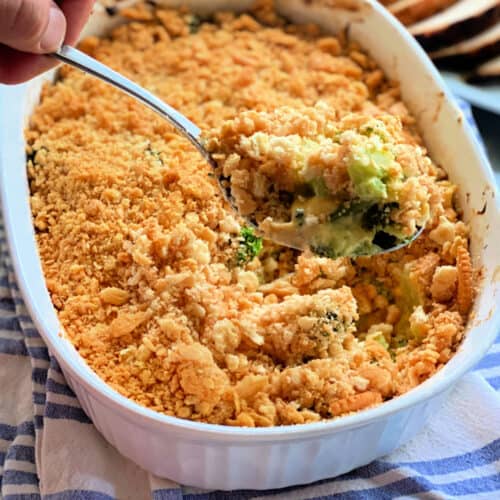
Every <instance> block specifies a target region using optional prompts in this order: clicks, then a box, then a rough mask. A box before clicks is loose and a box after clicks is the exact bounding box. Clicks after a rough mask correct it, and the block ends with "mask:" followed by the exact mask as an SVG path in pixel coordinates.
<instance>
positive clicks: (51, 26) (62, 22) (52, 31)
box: [40, 6, 66, 52]
mask: <svg viewBox="0 0 500 500" xmlns="http://www.w3.org/2000/svg"><path fill="white" fill-rule="evenodd" d="M65 35H66V18H65V17H64V14H63V13H62V11H61V10H60V9H59V7H56V6H52V7H51V8H50V11H49V23H48V24H47V28H46V30H45V33H44V34H43V35H42V38H41V39H40V49H41V50H43V51H44V52H54V51H55V50H57V49H59V48H60V47H61V45H62V43H63V41H64V36H65Z"/></svg>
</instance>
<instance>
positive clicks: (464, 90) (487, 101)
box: [442, 71, 500, 115]
mask: <svg viewBox="0 0 500 500" xmlns="http://www.w3.org/2000/svg"><path fill="white" fill-rule="evenodd" d="M442 75H443V78H444V81H445V82H446V84H447V85H448V87H449V89H450V90H451V91H452V92H453V93H454V94H455V95H457V96H459V97H461V98H462V99H465V100H466V101H468V102H470V103H471V104H473V105H474V106H477V107H478V108H483V109H486V110H488V111H491V112H492V113H497V114H499V115H500V84H498V85H492V84H488V85H471V84H469V83H467V82H466V81H465V80H464V78H463V76H462V75H460V73H455V72H451V71H443V72H442Z"/></svg>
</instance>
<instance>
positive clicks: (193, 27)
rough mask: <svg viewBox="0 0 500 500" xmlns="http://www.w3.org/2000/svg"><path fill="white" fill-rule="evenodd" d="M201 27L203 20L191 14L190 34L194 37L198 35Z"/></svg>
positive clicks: (189, 19)
mask: <svg viewBox="0 0 500 500" xmlns="http://www.w3.org/2000/svg"><path fill="white" fill-rule="evenodd" d="M200 26H201V19H200V18H199V17H198V16H195V15H194V14H191V15H190V16H189V18H188V27H189V33H191V34H192V35H193V34H194V33H197V32H198V30H199V29H200Z"/></svg>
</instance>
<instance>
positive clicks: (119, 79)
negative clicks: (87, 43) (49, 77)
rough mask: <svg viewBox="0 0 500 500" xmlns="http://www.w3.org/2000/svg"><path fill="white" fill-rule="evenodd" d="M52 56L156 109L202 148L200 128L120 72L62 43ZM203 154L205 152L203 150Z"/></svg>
mask: <svg viewBox="0 0 500 500" xmlns="http://www.w3.org/2000/svg"><path fill="white" fill-rule="evenodd" d="M51 55H52V56H53V57H55V58H56V59H58V60H59V61H62V62H64V63H66V64H69V65H71V66H74V67H75V68H78V69H81V70H83V71H85V72H86V73H90V74H91V75H94V76H96V77H98V78H100V79H101V80H104V81H105V82H107V83H110V84H111V85H114V86H115V87H117V88H119V89H120V90H122V91H123V92H125V93H126V94H129V95H130V96H132V97H135V98H136V99H137V100H139V101H141V102H142V103H143V104H145V105H146V106H148V107H149V108H151V109H152V110H153V111H156V112H157V113H158V114H159V115H161V116H162V117H163V118H165V119H167V120H168V121H169V122H170V123H171V124H172V125H173V126H174V127H175V128H176V129H177V130H178V131H179V132H180V133H181V134H183V135H184V136H186V137H187V138H188V139H189V140H190V141H191V142H192V143H193V144H194V145H195V146H196V147H197V148H198V149H200V148H201V149H203V146H202V145H201V144H200V139H199V137H200V133H201V132H200V129H199V128H198V127H197V126H196V125H195V124H194V123H193V122H191V121H190V120H188V119H187V118H186V117H185V116H184V115H182V114H181V113H179V112H178V111H176V110H175V109H174V108H172V107H171V106H169V105H168V104H166V103H164V102H163V101H162V100H161V99H159V98H158V97H156V96H154V95H153V94H152V93H151V92H148V91H147V90H145V89H144V88H142V87H141V86H140V85H137V84H136V83H134V82H132V81H131V80H129V79H128V78H125V77H124V76H123V75H121V74H120V73H117V72H116V71H113V70H112V69H111V68H108V67H107V66H106V65H105V64H102V63H100V62H99V61H96V60H95V59H94V58H93V57H90V56H88V55H87V54H84V53H83V52H81V51H79V50H77V49H75V48H73V47H70V46H69V45H63V46H62V47H61V48H60V49H59V50H58V51H57V52H54V53H52V54H51ZM203 152H204V154H206V152H205V151H204V150H203Z"/></svg>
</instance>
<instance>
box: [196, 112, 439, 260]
mask: <svg viewBox="0 0 500 500" xmlns="http://www.w3.org/2000/svg"><path fill="white" fill-rule="evenodd" d="M211 134H212V135H211V136H210V137H209V138H208V139H207V141H206V147H207V149H208V150H209V152H210V154H211V155H212V158H213V159H214V160H215V161H216V162H217V167H216V172H217V175H218V178H219V179H220V180H221V184H222V185H223V186H224V188H225V190H226V192H227V194H228V197H229V198H230V199H231V200H232V202H233V205H234V206H235V207H236V209H237V210H238V212H239V213H240V214H241V215H242V216H243V217H245V218H247V219H248V220H250V222H251V223H252V224H253V225H254V226H255V227H256V228H257V229H258V231H259V232H260V233H261V234H263V235H264V236H265V237H267V238H268V239H270V240H273V241H275V242H277V243H280V244H282V245H285V246H289V247H292V248H297V249H299V250H307V249H309V250H311V251H312V252H313V253H315V254H318V255H321V256H326V257H332V258H335V257H340V256H359V255H374V254H378V253H382V252H386V251H392V250H395V249H397V248H401V247H402V246H405V245H407V244H408V243H409V242H411V241H413V240H414V239H415V238H416V237H417V236H418V235H419V234H420V233H421V231H422V228H423V227H424V225H425V223H426V221H427V219H428V218H429V203H428V201H429V183H430V182H431V180H430V178H429V177H427V176H426V175H425V173H426V170H427V169H428V168H429V166H430V164H431V161H430V160H429V158H428V157H427V156H426V155H425V151H424V150H423V148H421V147H420V146H418V145H415V144H414V143H413V142H410V141H409V139H408V138H407V137H406V136H405V132H404V131H403V127H402V125H401V122H400V120H399V119H398V118H396V117H394V116H392V115H388V114H384V115H380V116H371V115H369V114H362V113H353V114H348V115H346V116H344V117H342V118H338V117H337V116H336V114H335V111H334V110H331V109H330V108H329V107H328V106H327V105H326V104H325V103H321V102H320V103H318V104H317V105H316V106H314V107H303V108H302V109H296V108H293V109H292V108H289V107H283V108H277V109H275V110H274V111H273V112H270V113H269V112H256V111H244V112H242V113H240V114H238V115H237V116H236V118H235V119H233V120H229V121H227V122H225V123H224V124H223V125H222V126H221V127H220V128H218V129H217V130H213V131H212V132H211Z"/></svg>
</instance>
